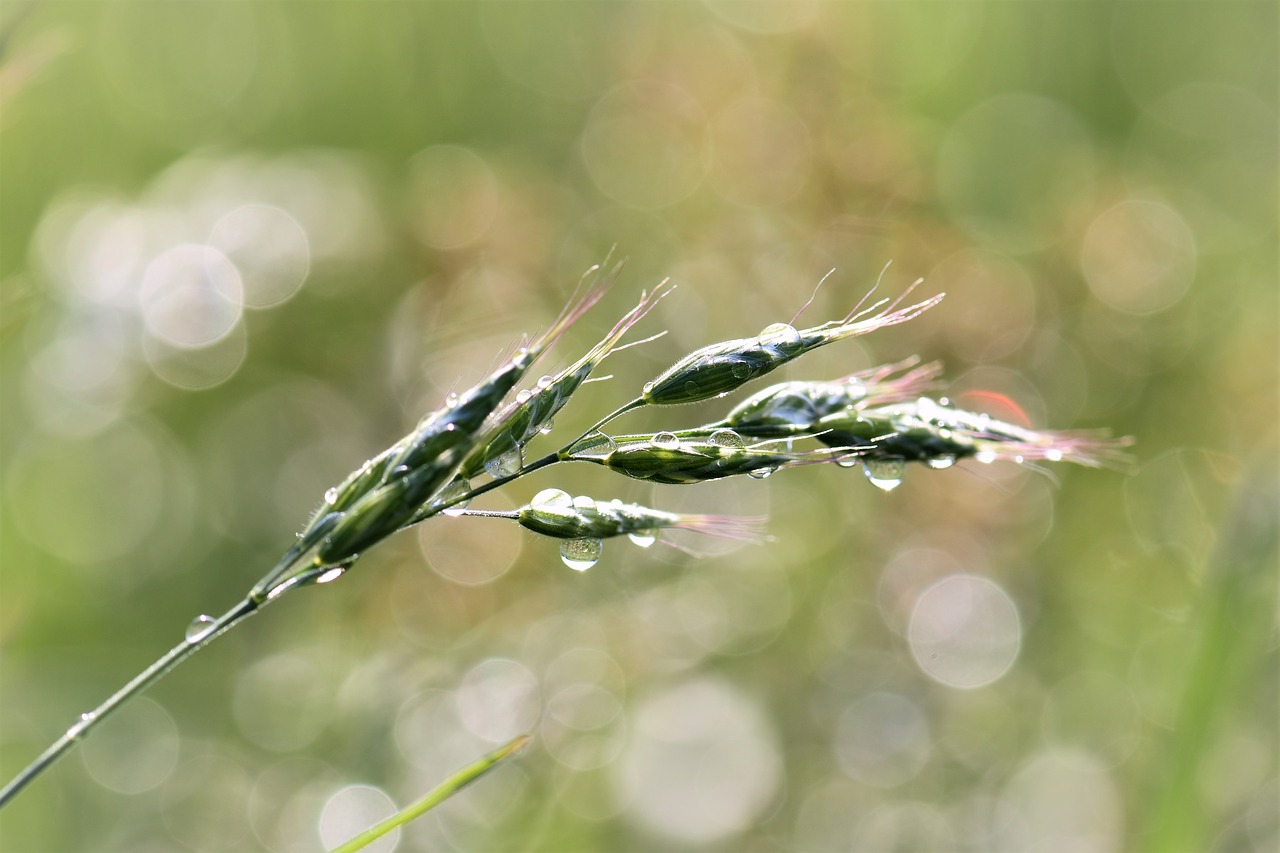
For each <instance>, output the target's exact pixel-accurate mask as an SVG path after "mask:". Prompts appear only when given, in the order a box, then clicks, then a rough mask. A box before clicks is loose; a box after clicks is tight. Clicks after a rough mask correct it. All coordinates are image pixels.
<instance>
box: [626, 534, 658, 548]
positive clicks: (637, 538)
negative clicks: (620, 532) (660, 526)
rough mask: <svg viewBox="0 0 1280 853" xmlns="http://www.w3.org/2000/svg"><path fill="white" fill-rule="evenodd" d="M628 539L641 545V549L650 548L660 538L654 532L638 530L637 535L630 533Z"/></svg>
mask: <svg viewBox="0 0 1280 853" xmlns="http://www.w3.org/2000/svg"><path fill="white" fill-rule="evenodd" d="M627 538H628V539H630V540H631V541H632V542H634V543H636V544H637V545H639V546H640V547H641V548H648V547H649V546H650V545H652V544H653V543H654V542H657V541H658V537H657V536H656V535H655V534H654V532H653V531H652V530H637V531H636V532H635V533H628V534H627Z"/></svg>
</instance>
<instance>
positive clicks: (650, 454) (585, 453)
mask: <svg viewBox="0 0 1280 853" xmlns="http://www.w3.org/2000/svg"><path fill="white" fill-rule="evenodd" d="M575 448H577V449H575ZM847 453H848V450H847V449H845V448H840V449H832V450H816V451H804V452H795V451H790V450H774V449H771V448H769V447H767V446H764V445H763V444H758V445H755V446H746V445H745V443H744V442H743V441H742V439H741V437H739V436H736V434H734V433H732V431H730V430H723V429H717V430H684V431H682V432H680V433H674V432H658V433H653V434H645V435H627V436H618V437H617V438H613V439H609V440H608V442H607V443H601V442H599V441H598V440H596V441H595V442H594V443H582V446H581V447H579V446H578V445H575V446H574V448H570V449H569V451H568V452H567V453H566V454H565V457H564V458H566V459H573V460H582V461H590V462H595V463H596V464H598V465H603V466H605V467H606V468H608V469H609V470H611V471H616V472H617V473H619V474H624V475H626V476H628V477H631V478H633V479H636V480H648V481H650V482H653V483H664V484H670V485H689V484H692V483H703V482H706V481H708V480H720V479H723V478H725V477H735V476H737V475H739V474H748V475H751V476H754V477H756V478H764V477H767V476H769V475H770V474H772V473H773V472H774V471H777V470H779V469H781V468H794V467H796V466H798V465H806V464H815V463H822V462H833V461H835V460H836V459H839V458H842V457H843V456H845V455H847Z"/></svg>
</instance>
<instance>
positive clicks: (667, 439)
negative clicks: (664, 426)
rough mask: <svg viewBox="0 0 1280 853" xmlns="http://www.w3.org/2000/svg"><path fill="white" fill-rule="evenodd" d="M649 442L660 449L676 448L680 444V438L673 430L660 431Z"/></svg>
mask: <svg viewBox="0 0 1280 853" xmlns="http://www.w3.org/2000/svg"><path fill="white" fill-rule="evenodd" d="M649 443H650V444H652V445H653V446H654V447H657V448H659V449H660V450H675V449H676V448H677V447H679V446H680V439H679V437H677V436H676V434H675V433H673V432H660V433H657V434H656V435H654V437H653V438H651V439H649Z"/></svg>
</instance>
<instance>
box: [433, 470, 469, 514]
mask: <svg viewBox="0 0 1280 853" xmlns="http://www.w3.org/2000/svg"><path fill="white" fill-rule="evenodd" d="M469 491H471V484H470V483H469V482H467V480H466V479H465V478H464V477H458V478H457V479H456V480H454V481H453V482H452V483H450V484H449V485H447V486H445V487H444V488H443V489H441V490H440V493H439V494H438V495H436V496H435V498H433V499H432V501H431V502H432V503H433V504H436V505H437V506H439V505H441V504H447V503H451V502H452V501H453V500H454V499H455V498H458V497H461V496H462V495H465V494H466V493H467V492H469ZM469 503H471V501H462V502H460V503H456V504H454V505H453V506H451V507H449V508H448V509H442V510H440V511H441V512H442V513H444V514H445V515H451V516H455V517H456V516H459V515H462V514H463V513H464V512H466V511H467V504H469Z"/></svg>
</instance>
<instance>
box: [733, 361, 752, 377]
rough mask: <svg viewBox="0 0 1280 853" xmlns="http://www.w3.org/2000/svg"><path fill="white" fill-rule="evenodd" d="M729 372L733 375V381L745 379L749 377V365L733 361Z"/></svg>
mask: <svg viewBox="0 0 1280 853" xmlns="http://www.w3.org/2000/svg"><path fill="white" fill-rule="evenodd" d="M729 372H730V373H732V374H733V378H734V379H746V378H747V377H748V376H750V375H751V365H749V364H747V363H746V362H745V361H735V362H733V363H732V364H730V365H729Z"/></svg>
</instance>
